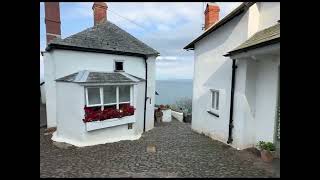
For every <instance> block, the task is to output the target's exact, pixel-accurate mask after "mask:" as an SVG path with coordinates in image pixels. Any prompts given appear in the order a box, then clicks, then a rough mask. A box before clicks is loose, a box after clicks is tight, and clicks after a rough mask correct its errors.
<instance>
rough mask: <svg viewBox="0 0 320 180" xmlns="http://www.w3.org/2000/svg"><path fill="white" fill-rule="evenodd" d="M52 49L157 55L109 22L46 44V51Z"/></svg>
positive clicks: (154, 51)
mask: <svg viewBox="0 0 320 180" xmlns="http://www.w3.org/2000/svg"><path fill="white" fill-rule="evenodd" d="M53 48H63V49H74V50H81V51H93V50H98V51H104V52H107V53H108V52H109V53H116V54H121V53H129V54H138V55H144V56H147V55H157V54H159V53H158V52H157V51H156V50H154V49H153V48H151V47H149V46H148V45H146V44H144V43H143V42H141V41H140V40H138V39H136V38H135V37H133V36H132V35H130V34H129V33H127V32H126V31H124V30H123V29H121V28H119V27H118V26H116V25H115V24H113V23H111V22H110V21H107V22H106V23H101V24H97V25H95V26H93V27H91V28H88V29H85V30H83V31H81V32H79V33H77V34H74V35H71V36H69V37H67V38H65V39H61V38H55V39H54V40H52V41H51V42H50V43H49V44H48V46H47V48H46V50H47V51H50V50H51V49H53Z"/></svg>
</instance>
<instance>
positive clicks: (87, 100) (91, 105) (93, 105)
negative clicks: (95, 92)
mask: <svg viewBox="0 0 320 180" xmlns="http://www.w3.org/2000/svg"><path fill="white" fill-rule="evenodd" d="M88 89H99V92H100V104H90V105H89V96H88V94H89V93H88ZM101 95H103V93H101V88H100V87H86V105H87V107H97V106H102V100H103V98H101Z"/></svg>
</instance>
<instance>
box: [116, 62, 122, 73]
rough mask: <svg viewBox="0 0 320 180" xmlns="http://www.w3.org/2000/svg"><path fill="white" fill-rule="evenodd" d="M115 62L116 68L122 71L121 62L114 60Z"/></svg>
mask: <svg viewBox="0 0 320 180" xmlns="http://www.w3.org/2000/svg"><path fill="white" fill-rule="evenodd" d="M115 63H116V70H118V71H122V70H123V62H115Z"/></svg>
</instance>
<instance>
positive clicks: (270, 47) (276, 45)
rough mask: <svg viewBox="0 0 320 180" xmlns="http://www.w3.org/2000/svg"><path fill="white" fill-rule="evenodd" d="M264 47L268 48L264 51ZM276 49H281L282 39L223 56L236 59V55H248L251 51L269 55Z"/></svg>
mask: <svg viewBox="0 0 320 180" xmlns="http://www.w3.org/2000/svg"><path fill="white" fill-rule="evenodd" d="M264 47H266V49H263V50H262V48H264ZM274 48H279V49H280V37H279V38H276V39H272V40H270V41H266V42H263V43H259V44H255V45H253V46H249V47H246V48H243V49H239V50H236V51H230V52H228V53H227V54H225V55H223V56H225V57H231V58H232V59H233V58H234V57H235V55H239V54H243V53H247V52H249V51H253V52H252V53H258V54H260V53H268V52H270V51H272V50H273V49H274ZM254 50H255V51H254ZM261 50H262V51H261Z"/></svg>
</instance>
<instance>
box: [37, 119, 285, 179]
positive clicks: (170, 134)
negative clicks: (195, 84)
mask: <svg viewBox="0 0 320 180" xmlns="http://www.w3.org/2000/svg"><path fill="white" fill-rule="evenodd" d="M151 144H153V145H155V147H156V152H147V146H148V145H151ZM271 170H272V169H271V165H269V164H265V163H263V162H261V160H260V159H259V158H257V157H256V156H254V155H252V154H250V153H248V152H246V151H243V152H242V151H240V152H239V151H237V150H235V149H233V148H230V147H229V146H226V145H224V144H223V143H220V142H218V141H214V140H211V139H210V138H208V137H206V136H203V135H200V134H197V133H195V132H193V131H192V130H191V128H190V124H186V123H181V122H179V121H177V120H175V119H174V120H173V121H172V122H170V123H160V124H156V126H155V128H154V129H153V130H151V131H149V132H146V133H145V134H143V136H142V137H141V138H140V139H139V140H136V141H120V142H116V143H110V144H103V145H96V146H91V147H84V148H77V147H73V146H72V147H69V148H67V149H63V148H58V147H57V146H55V145H53V143H52V141H51V135H44V128H40V177H273V176H276V175H275V174H274V173H272V171H271ZM277 176H279V175H277Z"/></svg>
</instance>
